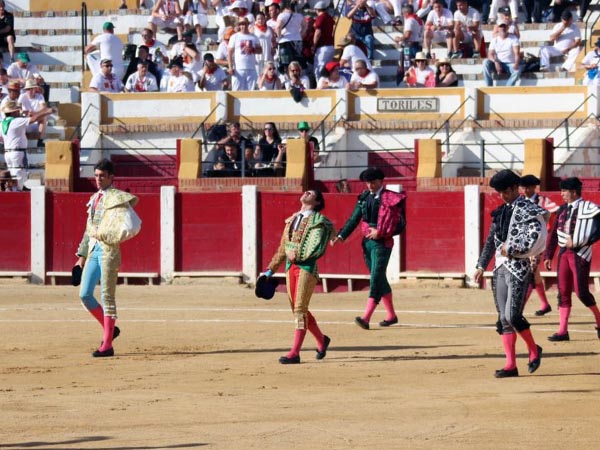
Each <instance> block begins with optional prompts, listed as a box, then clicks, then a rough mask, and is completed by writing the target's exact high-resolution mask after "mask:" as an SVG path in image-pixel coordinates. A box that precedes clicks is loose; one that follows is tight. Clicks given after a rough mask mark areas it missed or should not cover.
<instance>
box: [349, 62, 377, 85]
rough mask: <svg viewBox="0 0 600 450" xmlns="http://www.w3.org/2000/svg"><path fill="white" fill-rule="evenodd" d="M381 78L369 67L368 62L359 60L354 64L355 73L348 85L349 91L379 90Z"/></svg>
mask: <svg viewBox="0 0 600 450" xmlns="http://www.w3.org/2000/svg"><path fill="white" fill-rule="evenodd" d="M378 87H379V77H378V76H377V74H376V73H375V71H374V70H372V69H369V68H368V67H367V62H366V61H364V60H360V59H359V60H358V61H356V63H354V72H353V73H352V77H351V78H350V82H349V83H348V89H349V90H351V91H358V90H359V89H377V88H378Z"/></svg>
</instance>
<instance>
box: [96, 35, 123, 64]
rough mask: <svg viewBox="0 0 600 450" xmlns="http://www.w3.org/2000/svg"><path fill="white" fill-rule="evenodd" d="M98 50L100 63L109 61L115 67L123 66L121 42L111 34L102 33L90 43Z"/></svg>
mask: <svg viewBox="0 0 600 450" xmlns="http://www.w3.org/2000/svg"><path fill="white" fill-rule="evenodd" d="M92 45H95V46H96V47H97V48H99V49H100V61H102V60H103V59H110V60H111V61H112V63H113V65H115V66H122V65H123V42H121V39H119V38H118V37H117V36H115V35H114V34H112V33H102V34H101V35H99V36H96V37H95V38H94V40H93V41H92Z"/></svg>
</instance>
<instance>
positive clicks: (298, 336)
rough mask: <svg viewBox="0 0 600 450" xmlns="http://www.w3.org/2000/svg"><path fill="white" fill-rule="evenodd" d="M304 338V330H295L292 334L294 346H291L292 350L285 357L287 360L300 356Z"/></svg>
mask: <svg viewBox="0 0 600 450" xmlns="http://www.w3.org/2000/svg"><path fill="white" fill-rule="evenodd" d="M304 336H306V330H296V332H295V333H294V344H293V345H292V349H291V350H290V351H289V353H288V354H287V355H286V356H287V357H288V358H293V357H295V356H298V355H299V354H300V349H301V348H302V343H303V342H304Z"/></svg>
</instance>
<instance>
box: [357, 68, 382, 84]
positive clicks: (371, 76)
mask: <svg viewBox="0 0 600 450" xmlns="http://www.w3.org/2000/svg"><path fill="white" fill-rule="evenodd" d="M356 82H360V83H362V84H373V83H375V82H376V83H377V84H376V85H375V87H377V86H379V77H378V76H377V74H376V73H375V71H374V70H371V71H370V72H369V73H368V74H367V75H366V76H364V77H361V76H359V75H358V73H357V72H354V73H353V74H352V77H351V78H350V83H356Z"/></svg>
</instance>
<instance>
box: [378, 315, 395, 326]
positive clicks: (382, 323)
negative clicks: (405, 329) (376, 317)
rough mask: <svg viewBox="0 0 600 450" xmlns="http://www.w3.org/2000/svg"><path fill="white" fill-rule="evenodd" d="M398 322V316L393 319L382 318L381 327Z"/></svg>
mask: <svg viewBox="0 0 600 450" xmlns="http://www.w3.org/2000/svg"><path fill="white" fill-rule="evenodd" d="M397 323H398V316H395V317H394V318H393V319H392V320H382V321H381V322H379V326H380V327H389V326H390V325H395V324H397Z"/></svg>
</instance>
